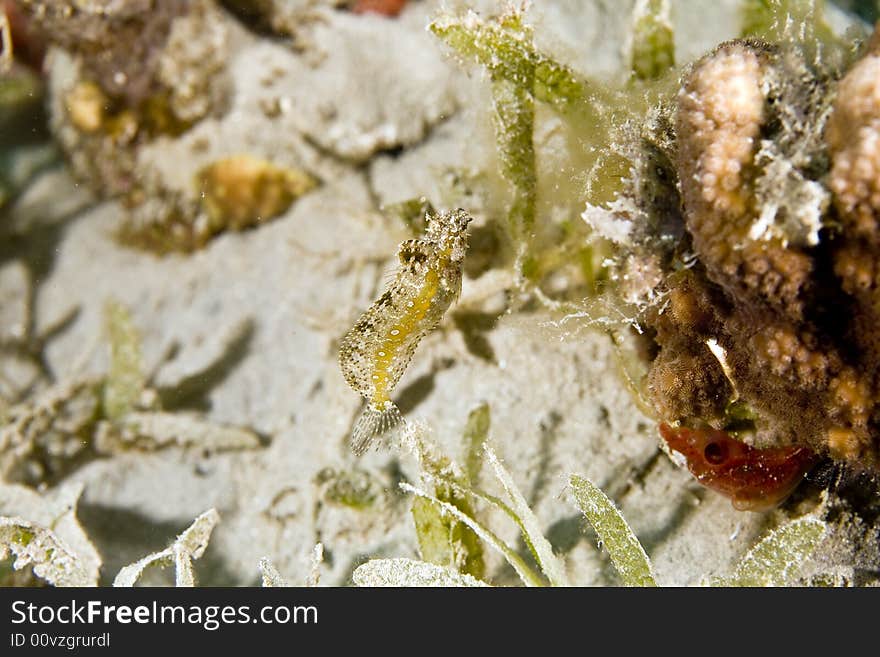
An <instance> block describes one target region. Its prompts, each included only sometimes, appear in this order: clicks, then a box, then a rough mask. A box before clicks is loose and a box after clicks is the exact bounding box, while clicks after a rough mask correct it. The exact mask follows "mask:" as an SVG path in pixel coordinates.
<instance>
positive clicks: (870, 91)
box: [827, 54, 880, 242]
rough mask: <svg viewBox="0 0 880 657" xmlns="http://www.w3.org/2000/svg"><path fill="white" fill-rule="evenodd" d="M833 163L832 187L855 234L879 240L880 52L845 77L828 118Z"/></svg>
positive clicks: (842, 213)
mask: <svg viewBox="0 0 880 657" xmlns="http://www.w3.org/2000/svg"><path fill="white" fill-rule="evenodd" d="M827 139H828V147H829V149H830V151H831V156H832V159H833V164H832V166H831V172H830V176H829V185H830V186H831V189H832V190H833V191H834V202H835V205H836V206H837V209H838V211H839V213H840V217H841V219H842V221H844V222H846V224H847V229H848V232H849V233H850V234H851V235H852V236H857V237H862V238H865V239H867V240H869V241H871V242H877V241H878V238H880V234H878V230H877V228H878V226H877V217H878V211H880V55H873V54H872V55H869V56H868V57H865V58H864V59H863V60H861V61H860V62H859V63H858V64H856V65H855V66H854V67H853V69H852V70H851V71H850V72H849V73H848V74H847V75H846V77H844V78H843V80H841V82H840V86H839V88H838V91H837V102H836V103H835V106H834V113H833V114H832V115H831V118H830V119H829V121H828V130H827Z"/></svg>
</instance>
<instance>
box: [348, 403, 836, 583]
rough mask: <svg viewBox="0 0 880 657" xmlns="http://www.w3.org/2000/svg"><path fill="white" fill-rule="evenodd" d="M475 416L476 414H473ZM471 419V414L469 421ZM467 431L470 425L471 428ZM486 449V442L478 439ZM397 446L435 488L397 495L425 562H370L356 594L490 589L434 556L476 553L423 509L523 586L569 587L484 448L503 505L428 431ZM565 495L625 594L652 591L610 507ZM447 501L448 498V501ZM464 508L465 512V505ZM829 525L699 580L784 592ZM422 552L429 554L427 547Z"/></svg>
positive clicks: (590, 490)
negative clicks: (500, 562) (511, 536)
mask: <svg viewBox="0 0 880 657" xmlns="http://www.w3.org/2000/svg"><path fill="white" fill-rule="evenodd" d="M475 412H480V409H479V408H478V409H476V411H475ZM473 419H474V417H473V414H472V418H471V420H472V421H473ZM468 424H469V427H468V430H470V427H471V424H472V423H471V422H469V423H468ZM482 437H483V440H484V441H485V440H486V438H487V436H486V435H485V434H483V436H482ZM401 445H402V446H403V447H404V448H406V449H410V450H412V451H414V453H415V454H416V456H417V458H418V459H419V462H420V465H421V469H422V471H421V477H422V482H423V484H425V485H430V486H432V487H433V488H434V490H435V493H434V494H431V493H428V492H427V491H426V490H424V489H423V488H420V487H418V486H413V485H411V484H408V483H403V484H401V488H402V489H403V490H404V491H406V492H409V493H412V494H413V495H414V496H415V497H414V499H413V519H414V521H415V529H416V533H417V535H418V538H419V547H420V554H421V557H422V560H421V561H419V560H414V559H408V558H389V559H372V560H369V561H367V562H366V563H364V564H362V565H360V566H358V567H357V569H355V571H354V573H353V574H352V580H353V582H354V583H355V584H356V585H358V586H487V585H488V584H487V582H486V581H485V579H483V576H481V575H478V574H476V573H474V572H473V571H472V570H471V569H470V568H469V565H468V561H467V560H465V559H459V560H458V561H454V560H453V561H450V560H448V559H447V558H445V557H444V556H443V554H444V553H443V551H442V550H439V551H438V550H437V549H436V545H437V544H438V542H444V541H445V542H446V544H447V545H448V546H449V547H450V548H452V551H453V552H455V551H456V550H457V551H459V552H461V551H465V552H466V551H467V550H468V549H470V550H473V549H474V548H475V547H477V545H475V544H473V543H471V544H470V547H467V546H466V545H465V544H462V543H461V542H458V543H457V544H456V542H455V541H456V538H455V535H454V534H452V533H438V532H437V531H436V530H435V529H434V527H432V526H431V523H426V522H424V520H423V518H424V514H425V513H426V512H427V509H428V508H433V509H434V510H435V512H436V513H438V514H439V515H438V518H439V519H440V520H442V519H443V518H446V519H447V520H446V522H447V523H450V522H452V523H461V524H463V525H465V526H466V527H467V528H468V529H470V530H471V531H472V532H473V534H474V536H475V537H476V538H478V539H479V540H481V541H483V542H484V543H485V544H486V545H487V546H489V547H491V548H493V549H494V550H497V551H498V552H499V553H500V554H501V555H502V556H503V557H504V559H505V560H506V562H507V563H508V564H509V565H510V566H511V567H512V568H513V570H514V571H515V572H516V574H517V575H518V576H519V578H520V580H521V581H522V583H523V584H524V585H526V586H545V585H547V584H550V585H551V586H571V580H570V577H569V574H568V573H567V572H566V569H565V566H564V563H563V561H562V558H561V557H559V556H558V555H556V554H555V553H554V550H553V547H552V546H551V544H550V542H549V541H548V540H547V538H546V537H545V536H544V535H543V533H542V532H541V529H540V527H541V524H540V521H539V520H538V518H537V517H536V516H535V514H534V512H533V511H532V510H531V509H530V508H529V505H528V504H527V503H526V501H525V498H524V497H523V495H522V493H521V492H520V491H519V489H518V488H517V486H516V484H515V483H514V481H513V479H512V478H511V476H510V474H509V473H508V472H507V470H506V468H505V467H504V465H503V464H502V463H501V461H500V460H499V458H498V456H497V455H496V454H495V452H494V450H493V449H492V448H491V447H490V446H489V444H488V442H481V450H480V451H481V453H482V454H483V457H484V458H485V461H486V463H487V464H488V465H489V466H490V468H491V470H492V472H493V473H494V475H495V477H496V479H497V482H498V483H499V484H500V485H501V487H502V489H503V491H504V494H505V497H504V498H503V499H501V498H497V497H495V496H493V495H490V494H488V493H486V492H484V491H483V490H482V489H481V488H479V487H477V486H476V485H475V484H473V483H470V482H469V480H468V478H467V477H464V476H463V475H462V472H461V470H460V469H459V468H458V466H457V465H456V464H455V463H454V462H453V461H451V460H450V459H449V458H448V457H445V456H442V455H440V454H439V453H438V451H437V448H436V446H435V445H433V444H432V443H431V441H430V439H429V438H428V437H427V433H426V428H425V427H424V426H421V425H418V424H417V423H411V424H410V425H409V426H408V427H407V431H406V432H405V435H404V436H403V437H402V439H401ZM568 489H569V491H570V493H571V496H572V497H573V498H574V500H575V503H576V505H577V506H578V508H579V509H580V510H581V512H582V513H583V514H584V516H585V518H586V519H587V520H588V522H589V523H590V525H591V526H592V527H593V529H594V530H595V532H596V534H597V536H598V538H599V543H600V546H602V547H603V548H604V549H605V550H607V552H608V554H609V556H610V558H611V561H612V563H613V564H614V567H615V569H616V571H617V574H618V576H619V577H620V580H621V582H622V583H623V584H624V585H625V586H643V587H644V586H657V580H656V576H655V574H654V569H653V566H652V564H651V561H650V559H649V558H648V555H647V554H646V552H645V549H644V548H643V547H642V545H641V543H640V542H639V540H638V539H637V538H636V535H635V533H634V532H633V530H632V529H631V528H630V526H629V525H628V524H627V522H626V520H625V519H624V517H623V515H622V514H621V513H620V511H619V510H618V509H617V507H616V506H615V505H614V503H613V502H612V501H611V500H610V499H609V498H608V497H607V496H606V495H605V493H603V492H602V490H600V489H599V488H598V487H597V486H595V485H594V484H593V483H592V482H590V481H589V480H588V479H586V478H584V477H581V476H579V475H574V474H572V475H571V476H570V477H569V480H568ZM450 493H452V494H451V495H450ZM463 501H464V502H467V504H462V502H463ZM470 501H473V502H479V503H481V504H483V505H486V506H488V507H489V508H494V509H496V510H500V511H501V512H502V513H503V515H505V516H506V517H507V518H508V519H510V520H512V521H513V522H514V523H515V524H516V525H517V526H518V528H519V530H520V532H521V536H522V538H523V540H524V542H525V545H526V547H527V549H528V551H529V555H530V556H531V558H532V559H533V560H534V563H535V564H536V565H537V566H538V569H539V570H538V571H536V570H535V569H534V568H533V567H532V566H531V565H530V564H529V563H528V562H527V561H526V560H525V559H524V558H523V557H522V556H521V555H520V554H519V553H518V552H517V551H516V550H515V549H514V548H513V547H511V546H510V545H509V544H507V543H505V542H504V541H503V540H501V539H500V538H499V537H498V535H497V534H495V533H494V532H493V531H492V530H491V529H490V528H489V527H487V526H486V525H485V524H484V523H483V521H481V520H480V519H478V517H477V514H476V513H475V510H474V507H473V506H472V505H471V503H470ZM826 532H827V527H826V523H825V522H824V521H823V520H821V519H820V518H819V517H818V515H805V516H803V517H800V518H797V519H795V520H792V521H791V522H788V523H786V524H783V525H781V526H780V527H778V528H776V529H775V530H773V531H771V532H770V533H768V534H767V535H766V536H764V537H763V538H762V539H761V540H760V541H758V542H757V543H756V544H755V545H754V546H753V547H752V548H751V549H750V550H749V551H748V552H747V554H746V555H745V556H744V557H743V558H742V559H741V561H740V562H739V563H738V564H737V565H736V566H735V567H734V569H733V572H732V574H730V575H729V576H721V577H714V578H709V579H707V578H703V583H704V584H710V585H713V586H784V585H786V584H789V583H791V582H792V581H794V580H795V578H796V576H797V575H798V573H799V572H800V569H801V567H802V566H803V564H804V562H805V561H806V560H808V559H809V557H810V556H811V555H812V554H813V552H814V551H815V550H816V549H817V548H818V547H819V545H820V543H821V542H822V541H823V540H824V538H825V536H826ZM426 546H427V547H426Z"/></svg>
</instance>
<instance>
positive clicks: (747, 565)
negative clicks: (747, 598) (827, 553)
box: [710, 516, 826, 586]
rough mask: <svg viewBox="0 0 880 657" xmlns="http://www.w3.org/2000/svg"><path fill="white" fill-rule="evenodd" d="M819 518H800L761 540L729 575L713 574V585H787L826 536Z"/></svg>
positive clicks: (824, 527)
mask: <svg viewBox="0 0 880 657" xmlns="http://www.w3.org/2000/svg"><path fill="white" fill-rule="evenodd" d="M825 532H826V525H825V523H824V522H823V521H822V520H820V519H819V518H816V517H813V516H807V517H804V518H798V519H797V520H793V521H792V522H790V523H788V524H786V525H783V526H782V527H779V528H777V529H775V530H773V531H772V532H770V533H769V534H768V535H767V536H765V537H764V538H763V539H762V540H761V541H759V542H758V543H757V544H756V545H755V546H754V547H753V548H752V549H751V550H749V551H748V553H747V554H746V555H745V556H744V557H743V558H742V560H741V561H740V562H739V564H737V566H736V568H735V569H734V571H733V574H731V575H730V576H728V577H719V578H714V579H712V580H711V581H710V583H711V584H712V585H713V586H784V585H786V584H788V583H790V580H791V578H792V576H793V575H794V574H795V573H797V571H798V570H799V569H800V567H801V566H802V565H803V563H804V561H806V559H808V558H809V557H810V555H812V554H813V552H815V551H816V548H817V547H818V546H819V544H820V543H821V542H822V540H823V539H824V538H825Z"/></svg>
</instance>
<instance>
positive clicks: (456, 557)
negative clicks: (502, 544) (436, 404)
mask: <svg viewBox="0 0 880 657" xmlns="http://www.w3.org/2000/svg"><path fill="white" fill-rule="evenodd" d="M419 459H420V462H421V467H422V478H423V480H424V481H425V483H426V485H427V486H429V487H432V488H433V492H434V498H436V499H437V500H439V501H441V502H443V503H446V504H449V505H450V506H452V507H454V508H456V509H457V510H459V511H460V512H461V513H462V514H464V515H466V516H468V517H473V515H474V509H473V506H472V505H471V501H470V500H469V499H468V496H467V494H466V493H465V492H463V491H465V490H467V487H468V485H469V484H468V479H467V476H466V475H465V474H464V473H462V472H461V470H460V469H459V468H458V466H457V465H456V464H455V463H453V462H452V460H451V459H449V458H448V457H446V456H445V455H442V454H440V453H438V452H437V451H436V450H434V449H432V448H431V447H430V446H428V445H427V444H426V443H425V442H424V441H421V442H420V447H419ZM412 516H413V521H414V522H415V527H416V535H417V537H418V540H419V549H420V551H421V554H422V558H423V559H424V560H425V561H429V562H431V563H436V564H438V565H441V566H448V567H451V568H455V569H456V570H458V571H459V572H462V573H467V574H469V575H473V576H474V577H477V578H482V577H483V575H484V573H485V568H486V565H485V562H484V559H483V546H482V544H481V543H480V541H479V538H478V536H477V534H476V533H474V531H473V530H472V529H471V528H470V527H469V526H468V525H467V524H466V523H462V522H461V521H460V520H458V519H456V518H455V517H451V516H450V515H449V514H448V513H443V512H441V510H440V509H439V508H438V507H437V506H435V505H434V504H431V503H428V502H426V501H424V500H422V501H420V500H418V499H417V500H415V501H414V503H413V507H412Z"/></svg>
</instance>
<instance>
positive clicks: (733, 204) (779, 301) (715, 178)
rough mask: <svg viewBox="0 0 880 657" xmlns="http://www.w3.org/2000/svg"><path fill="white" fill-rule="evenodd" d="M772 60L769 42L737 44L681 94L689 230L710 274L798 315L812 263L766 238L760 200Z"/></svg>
mask: <svg viewBox="0 0 880 657" xmlns="http://www.w3.org/2000/svg"><path fill="white" fill-rule="evenodd" d="M772 65H773V53H772V51H771V50H770V49H769V47H767V46H765V45H760V44H756V43H753V42H742V41H735V42H731V43H729V44H725V45H722V46H721V47H719V48H718V49H717V50H716V51H715V52H714V53H712V54H711V55H709V56H708V57H706V58H704V59H703V60H702V61H701V62H699V63H698V64H697V65H696V66H695V67H694V69H693V70H692V71H691V73H690V75H689V76H688V77H687V79H686V80H685V83H684V85H683V87H682V89H681V92H680V93H679V97H678V114H677V126H676V131H677V134H678V136H679V140H678V169H679V176H680V180H681V188H682V196H683V201H684V205H685V215H686V223H687V228H688V230H689V231H690V234H691V236H692V238H693V243H694V248H695V250H696V252H697V254H698V255H699V257H700V259H701V261H702V262H703V264H704V265H705V267H706V269H707V272H708V274H709V276H710V278H712V279H713V280H714V281H715V282H716V283H718V284H719V285H722V286H723V287H725V288H727V289H729V290H730V291H731V292H733V293H734V294H736V295H738V296H740V297H742V298H754V297H757V298H760V299H763V300H764V301H766V302H768V303H770V304H772V305H774V306H776V307H778V308H779V309H780V310H782V311H783V312H785V313H787V314H789V315H790V316H792V317H798V316H800V314H801V311H802V299H801V294H802V291H803V288H804V287H805V285H806V283H807V282H808V280H809V275H810V269H811V261H810V259H809V257H808V256H807V255H805V254H804V253H802V252H800V251H798V250H795V249H792V248H790V245H788V244H787V243H786V241H785V240H784V239H781V238H780V237H779V236H776V235H772V234H771V235H769V236H768V235H766V230H765V228H764V225H763V224H765V223H766V222H767V221H768V220H772V219H773V217H769V218H768V217H764V216H762V209H761V208H759V207H757V203H756V202H755V183H756V179H757V177H758V175H759V173H760V171H758V168H757V165H756V154H757V153H758V149H759V146H760V137H761V131H762V129H763V127H764V125H765V124H766V123H767V121H768V118H769V117H768V112H769V110H768V107H767V104H768V101H767V98H766V88H767V86H768V82H767V81H766V80H765V70H766V69H767V68H768V67H770V66H772Z"/></svg>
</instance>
